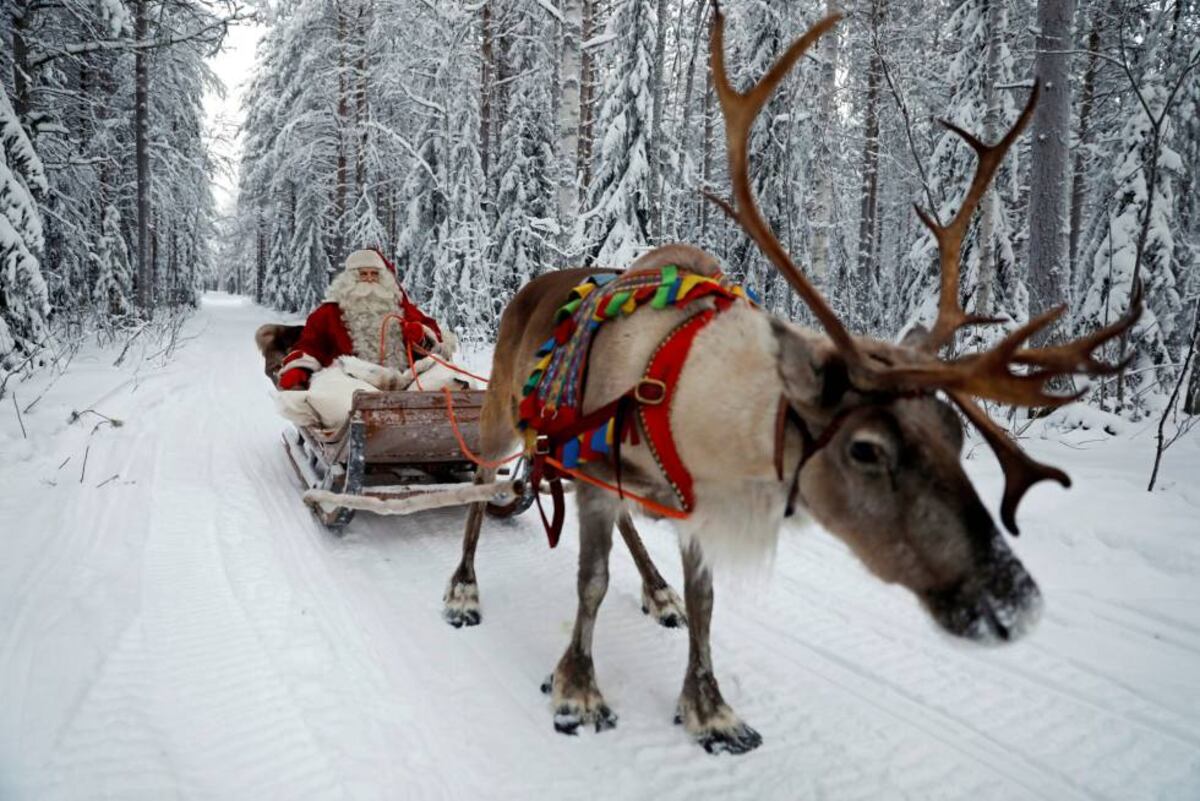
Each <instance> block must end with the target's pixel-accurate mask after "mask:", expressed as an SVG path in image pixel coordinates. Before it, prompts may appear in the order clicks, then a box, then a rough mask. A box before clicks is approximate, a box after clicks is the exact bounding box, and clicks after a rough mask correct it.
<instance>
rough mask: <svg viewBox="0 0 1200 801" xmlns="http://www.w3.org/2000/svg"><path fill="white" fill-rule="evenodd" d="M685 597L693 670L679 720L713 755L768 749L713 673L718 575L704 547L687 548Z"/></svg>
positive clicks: (687, 678)
mask: <svg viewBox="0 0 1200 801" xmlns="http://www.w3.org/2000/svg"><path fill="white" fill-rule="evenodd" d="M683 580H684V588H683V595H684V598H685V600H686V603H687V614H688V667H687V675H686V676H684V679H683V692H682V693H680V695H679V706H678V709H677V711H676V713H675V722H676V723H682V724H683V726H684V728H686V729H687V730H688V732H689V733H690V734H691V735H692V737H694V738H695V739H696V742H698V743H700V745H702V746H704V750H705V751H707V752H708V753H710V754H721V753H728V754H744V753H746V752H747V751H753V750H754V749H755V748H758V747H759V746H760V745H762V735H760V734H759V733H758V732H756V731H755V730H754V729H752V728H750V727H749V726H747V725H746V724H745V723H743V722H742V719H741V718H739V717H738V716H737V715H736V714H735V713H734V711H733V710H732V709H730V708H729V706H728V705H727V704H726V703H725V699H724V698H722V697H721V689H720V687H718V686H717V679H716V677H715V676H714V675H713V671H712V654H711V653H710V651H709V645H708V633H709V627H710V625H711V624H712V607H713V588H712V571H711V570H709V568H708V567H706V566H705V564H704V554H703V553H702V552H701V550H700V546H699V545H698V544H697V543H696V542H695V541H692V542H691V543H689V544H687V545H685V546H684V547H683Z"/></svg>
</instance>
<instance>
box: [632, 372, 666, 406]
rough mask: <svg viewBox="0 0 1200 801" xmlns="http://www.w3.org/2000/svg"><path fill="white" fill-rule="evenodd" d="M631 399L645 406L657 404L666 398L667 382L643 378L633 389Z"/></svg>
mask: <svg viewBox="0 0 1200 801" xmlns="http://www.w3.org/2000/svg"><path fill="white" fill-rule="evenodd" d="M633 399H634V400H636V401H637V402H638V403H641V404H645V405H646V406H657V405H659V404H660V403H662V402H663V401H664V400H666V399H667V382H666V381H659V380H658V379H657V378H643V379H642V380H641V381H639V382H638V383H637V386H636V387H634V389H633Z"/></svg>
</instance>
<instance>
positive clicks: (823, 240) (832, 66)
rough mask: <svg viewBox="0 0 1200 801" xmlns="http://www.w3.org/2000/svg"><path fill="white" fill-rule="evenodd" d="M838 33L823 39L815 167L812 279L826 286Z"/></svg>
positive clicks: (830, 2)
mask: <svg viewBox="0 0 1200 801" xmlns="http://www.w3.org/2000/svg"><path fill="white" fill-rule="evenodd" d="M838 10H839V6H838V4H837V2H835V0H827V2H826V13H828V14H832V13H833V12H835V11H838ZM837 59H838V39H837V33H836V32H834V33H830V34H828V35H826V36H824V37H822V38H821V92H820V94H821V98H820V109H821V120H820V124H821V125H822V126H824V132H823V133H822V135H820V136H819V137H818V139H817V141H818V145H817V159H816V164H815V165H814V169H813V184H814V185H813V194H814V196H815V197H816V205H815V207H814V209H813V221H812V227H813V246H812V247H813V250H812V260H813V279H814V280H815V281H816V283H817V285H818V286H824V285H825V284H826V283H827V280H828V274H829V230H830V227H831V222H832V219H833V152H832V150H830V148H829V146H828V144H827V143H828V141H829V138H830V137H831V136H832V134H833V94H834V89H835V88H836V81H837Z"/></svg>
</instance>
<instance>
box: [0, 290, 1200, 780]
mask: <svg viewBox="0 0 1200 801" xmlns="http://www.w3.org/2000/svg"><path fill="white" fill-rule="evenodd" d="M272 319H277V317H276V315H275V314H274V313H272V312H270V311H268V310H265V309H261V308H258V307H255V306H253V305H251V304H250V303H248V302H246V301H243V300H241V299H238V298H233V297H230V296H224V295H209V296H207V297H206V298H205V300H204V304H203V306H202V308H201V310H200V312H199V313H198V314H197V315H196V316H195V318H194V319H193V320H192V321H190V322H189V324H188V326H187V330H186V332H185V335H195V336H196V338H195V339H193V340H191V341H189V342H186V343H185V344H184V346H183V347H182V348H181V349H180V350H179V351H178V352H177V353H176V354H175V357H174V358H173V359H172V360H170V362H169V363H168V364H167V365H166V366H162V367H156V366H155V365H153V364H152V363H149V362H143V363H142V364H141V366H140V367H137V368H134V367H131V366H129V365H128V364H127V365H125V366H124V367H121V368H114V367H113V366H112V362H113V360H114V358H115V354H114V353H113V352H110V351H100V350H96V349H91V350H86V351H85V352H84V353H83V354H81V355H80V356H79V357H77V358H76V359H75V362H74V363H73V365H72V366H71V369H70V371H69V373H68V374H67V375H65V376H62V377H60V378H58V379H55V378H54V377H52V376H49V375H42V376H39V377H37V378H35V379H33V380H31V381H29V382H26V383H23V384H16V385H15V389H16V391H17V394H18V400H19V403H20V405H21V406H22V407H25V406H26V405H28V404H29V403H30V402H31V401H32V400H33V399H34V398H36V397H37V396H38V395H39V394H40V393H41V392H43V391H45V395H44V397H43V398H42V399H41V400H40V401H38V403H37V404H36V405H34V407H33V408H32V409H30V410H29V411H28V412H27V413H25V414H24V416H23V420H24V425H25V427H26V429H27V438H25V437H23V436H22V433H21V430H20V427H19V425H18V421H17V419H16V415H15V413H14V411H13V407H12V401H11V397H10V398H6V399H4V405H3V409H2V410H0V487H3V490H2V491H0V798H3V799H99V798H115V799H169V798H186V799H269V798H280V799H294V798H306V799H309V798H334V799H337V798H356V799H376V798H378V799H394V798H405V799H459V798H462V799H484V798H486V799H537V798H556V799H575V798H605V799H634V798H647V799H649V798H653V799H655V800H656V801H669V800H670V799H698V798H721V799H740V798H744V799H892V798H897V799H899V798H904V799H965V798H969V799H972V801H983V799H1004V800H1006V801H1007V800H1009V799H1026V798H1045V799H1055V801H1058V800H1060V799H1084V798H1088V799H1091V798H1101V799H1121V801H1134V800H1136V799H1196V798H1200V484H1198V482H1197V480H1196V476H1197V475H1200V445H1198V443H1197V438H1196V437H1193V438H1192V439H1191V440H1187V439H1185V440H1183V441H1181V442H1180V443H1179V444H1178V445H1176V447H1175V449H1173V450H1172V451H1170V452H1168V454H1167V456H1166V460H1165V464H1164V477H1165V481H1164V482H1163V485H1162V487H1161V489H1160V490H1158V491H1156V492H1154V493H1146V492H1145V491H1144V489H1145V483H1146V478H1147V475H1148V472H1149V467H1150V464H1151V460H1152V457H1153V446H1152V430H1151V428H1152V427H1151V425H1150V424H1149V423H1145V424H1132V425H1128V426H1126V428H1125V430H1123V431H1120V432H1119V433H1118V436H1115V437H1113V436H1109V435H1108V434H1106V433H1103V432H1101V431H1100V430H1099V426H1102V425H1103V421H1102V420H1101V419H1100V417H1098V416H1097V415H1087V414H1083V415H1076V416H1075V417H1074V418H1073V420H1074V422H1076V423H1079V422H1082V423H1083V424H1085V425H1087V424H1089V423H1093V424H1098V425H1094V426H1093V427H1092V428H1090V429H1088V428H1074V429H1071V430H1069V431H1064V430H1063V427H1062V426H1061V425H1060V426H1057V427H1056V426H1046V427H1043V428H1042V429H1038V430H1037V431H1038V432H1041V433H1044V434H1045V436H1046V438H1042V437H1041V436H1040V435H1039V434H1038V433H1036V432H1035V433H1034V434H1033V435H1030V436H1028V439H1027V440H1026V443H1025V444H1026V445H1027V447H1028V448H1029V450H1030V451H1031V452H1032V453H1033V454H1034V455H1035V456H1037V457H1038V458H1041V459H1044V460H1047V461H1050V462H1052V463H1055V464H1058V465H1060V466H1062V467H1064V468H1065V469H1067V470H1068V471H1069V472H1070V473H1071V475H1072V477H1073V478H1074V480H1075V487H1074V489H1072V490H1070V491H1063V490H1061V489H1059V488H1057V487H1049V486H1040V487H1038V488H1037V489H1035V490H1034V491H1033V492H1032V493H1031V495H1030V496H1029V497H1028V498H1027V500H1026V502H1025V504H1024V505H1023V507H1022V510H1021V520H1020V522H1021V524H1022V530H1023V532H1024V533H1023V535H1022V536H1021V537H1020V538H1019V539H1017V540H1014V541H1013V546H1014V548H1015V549H1016V550H1017V552H1018V553H1019V555H1020V556H1021V558H1022V560H1023V561H1024V562H1025V564H1026V565H1027V566H1028V567H1029V569H1030V570H1031V572H1032V573H1033V575H1034V576H1035V577H1036V578H1037V580H1038V581H1039V582H1040V585H1041V587H1042V590H1043V592H1044V595H1045V600H1046V611H1045V614H1044V617H1043V620H1042V622H1041V624H1040V626H1039V628H1038V629H1037V630H1036V631H1035V632H1034V633H1033V634H1032V635H1030V636H1029V637H1028V638H1026V639H1025V640H1023V641H1021V642H1019V643H1017V644H1014V645H1011V646H1007V647H1004V648H998V649H979V648H973V647H968V646H966V645H962V644H959V643H957V642H952V641H951V640H950V639H948V638H947V637H945V636H942V635H940V634H938V633H937V632H936V631H935V630H934V627H933V625H932V623H930V622H929V621H928V619H927V618H926V617H925V615H924V614H923V613H922V612H921V610H920V609H919V607H918V605H917V603H916V602H915V600H914V599H913V598H912V597H911V596H910V595H909V594H908V593H907V592H905V591H903V590H901V589H898V588H895V587H889V586H885V585H883V584H881V583H880V582H878V581H877V580H875V579H873V578H871V577H870V576H868V575H867V573H866V571H865V570H864V569H863V568H862V567H861V566H860V565H859V564H858V563H857V562H856V561H855V560H854V559H853V558H852V557H851V556H850V554H849V553H848V551H847V550H846V549H845V548H844V547H843V546H842V545H841V544H840V543H839V542H838V541H837V540H835V539H833V538H832V537H831V536H829V535H828V534H826V533H824V532H822V531H820V530H819V529H817V528H816V527H814V526H807V527H802V526H793V527H789V528H788V529H787V530H785V532H784V535H783V537H782V539H781V543H780V547H779V553H778V555H777V558H776V560H775V563H774V567H773V569H772V571H771V573H770V575H768V576H765V577H757V578H754V579H751V578H747V577H735V578H729V577H724V576H721V575H718V577H717V585H716V612H715V615H714V620H713V654H714V660H715V667H716V674H717V676H718V678H719V680H720V682H721V687H722V690H723V691H724V694H725V697H726V700H727V701H729V703H730V704H731V706H733V708H734V709H735V710H736V711H737V712H738V713H739V714H740V715H741V716H742V717H743V718H744V719H745V720H746V721H747V722H748V723H750V724H751V725H752V726H754V727H755V728H757V729H758V731H759V732H761V733H762V735H763V736H764V738H765V744H764V745H763V746H762V747H761V748H759V749H758V750H756V751H754V752H752V753H750V754H748V755H746V756H742V757H730V756H716V757H714V756H709V755H708V754H706V753H704V751H703V750H702V749H701V748H699V747H698V746H696V745H694V744H693V743H692V742H690V741H689V740H688V738H687V736H686V735H685V733H684V731H683V730H682V729H681V728H680V727H678V726H673V725H672V724H671V719H672V715H673V712H674V706H675V701H676V698H677V696H678V693H679V689H680V686H681V682H682V678H683V669H684V665H685V661H686V655H687V636H686V632H684V631H681V630H669V629H663V628H660V627H658V626H656V625H654V623H653V622H651V621H650V620H649V619H648V618H646V617H645V616H643V615H642V614H641V611H640V609H639V598H640V582H639V580H638V577H637V573H636V571H635V570H634V568H633V565H632V562H631V560H630V559H629V557H628V554H627V553H626V552H625V551H624V548H623V546H622V545H621V544H620V543H619V542H618V543H617V545H616V546H615V547H614V550H613V575H612V581H611V584H610V589H609V592H608V596H607V598H606V599H605V603H604V605H603V607H602V608H601V611H600V617H599V622H598V625H597V630H596V646H595V650H596V666H597V677H598V681H599V683H600V687H601V690H602V691H603V692H604V693H605V696H606V699H607V700H608V702H609V703H610V704H611V706H612V707H613V709H614V710H615V711H616V712H617V713H618V714H619V716H620V721H619V724H618V726H617V728H616V729H615V730H613V731H610V732H604V733H601V734H595V733H591V732H585V733H583V734H582V735H580V736H577V737H568V736H563V735H560V734H557V733H556V732H555V731H554V730H553V727H552V722H551V721H552V710H551V708H550V704H549V701H548V700H547V698H546V697H545V696H543V695H541V694H540V693H539V691H538V687H539V684H540V682H541V681H542V680H543V679H544V678H545V677H546V675H547V674H548V673H550V671H551V670H552V669H553V667H554V665H555V663H556V662H557V660H558V658H559V656H560V654H561V652H562V650H563V648H564V647H565V646H566V643H567V640H568V638H569V635H570V628H571V624H572V620H573V616H574V609H575V588H574V575H573V574H574V566H575V560H576V541H577V538H576V536H575V525H574V522H573V520H572V519H571V517H570V516H568V520H569V522H568V524H567V529H566V531H565V532H564V535H563V542H562V544H561V545H560V546H559V547H558V548H557V549H556V550H549V549H548V548H547V547H546V542H545V535H544V533H543V532H542V530H541V525H540V523H539V522H538V521H537V515H536V514H535V513H528V514H526V515H524V516H522V517H521V518H518V519H517V520H516V521H513V522H510V523H498V522H495V521H488V522H486V523H485V529H484V534H483V538H482V540H481V543H480V547H479V554H478V561H477V568H478V571H479V579H480V591H481V596H482V603H483V613H484V620H483V625H481V626H479V627H476V628H465V629H461V630H455V629H452V628H450V627H449V626H447V625H446V624H445V623H444V622H443V621H442V619H441V616H440V612H441V596H442V591H443V589H444V587H445V583H446V580H447V579H448V577H449V575H450V573H451V571H452V570H453V568H454V566H455V564H456V563H457V560H458V554H459V544H460V534H461V528H462V524H463V520H464V516H465V513H464V511H463V510H459V509H450V510H442V511H438V512H434V513H426V514H421V515H418V516H413V517H409V518H399V519H397V518H371V517H370V516H365V515H364V516H360V517H358V518H356V519H355V521H354V522H353V523H352V524H351V526H350V530H349V533H348V534H347V535H346V536H345V537H344V538H341V539H338V538H336V537H334V536H332V535H331V534H330V533H329V532H327V531H325V530H324V529H323V528H322V527H321V526H320V525H319V524H318V523H317V522H316V520H315V519H314V518H313V517H312V516H311V515H310V514H309V512H308V511H307V509H306V508H305V507H304V506H303V505H302V504H301V502H300V491H299V488H298V487H297V484H296V479H295V476H294V474H293V472H292V469H291V467H290V466H289V465H288V463H287V461H286V457H285V456H284V453H283V450H282V447H281V444H280V432H281V431H282V430H283V428H284V426H285V423H284V422H283V421H282V420H281V419H280V418H278V417H277V416H276V414H275V412H274V409H273V406H272V403H271V401H270V397H269V384H268V382H267V379H266V378H265V377H264V376H263V374H262V371H261V362H260V359H259V356H258V354H257V352H256V351H255V348H254V343H253V337H252V335H253V332H254V329H255V327H256V326H257V325H259V324H260V323H262V322H266V321H269V320H272ZM475 366H477V367H478V366H483V367H484V368H485V369H486V354H477V358H476V360H475ZM14 383H15V382H10V387H9V388H10V389H12V388H13V386H14ZM89 408H90V409H94V410H95V411H97V412H100V413H103V414H105V415H108V416H109V417H116V418H120V419H121V420H122V421H123V422H124V425H123V426H121V427H119V428H114V427H112V426H110V425H109V424H107V423H103V422H102V418H100V417H97V416H95V415H94V414H91V413H85V414H83V415H82V417H80V418H79V419H78V420H77V421H75V422H73V423H72V422H68V418H69V416H70V414H71V412H72V411H83V410H84V409H89ZM98 423H99V424H100V425H97V424H98ZM1050 437H1053V439H1051V438H1050ZM968 448H969V449H972V450H973V455H972V458H970V459H969V461H968V469H969V471H970V472H971V474H972V475H973V477H974V478H975V481H976V483H977V485H978V486H979V488H980V491H981V493H983V495H984V497H985V499H986V500H987V501H988V503H989V504H990V505H992V506H993V508H994V507H995V505H996V503H997V502H998V497H999V493H1000V489H1001V478H1000V474H999V470H998V468H997V466H996V464H995V462H994V460H993V459H992V457H991V455H990V452H988V451H987V449H986V448H983V447H979V446H977V445H976V446H974V447H973V448H972V446H971V445H969V446H968ZM85 461H86V467H85ZM641 529H642V531H643V534H644V535H645V538H646V540H647V545H648V547H649V548H650V551H651V553H652V555H653V556H654V557H655V559H656V561H657V562H658V565H659V567H660V569H661V570H662V571H663V573H664V575H666V576H667V577H668V579H669V580H670V581H671V582H672V584H673V586H675V587H676V589H682V588H681V587H680V578H679V576H680V568H679V559H678V554H677V551H676V546H675V542H674V538H673V534H672V532H671V530H670V528H669V527H668V526H667V525H666V524H656V523H650V522H647V521H642V523H641Z"/></svg>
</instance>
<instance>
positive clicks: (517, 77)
mask: <svg viewBox="0 0 1200 801" xmlns="http://www.w3.org/2000/svg"><path fill="white" fill-rule="evenodd" d="M629 5H640V4H639V3H631V4H629ZM544 14H545V11H544V10H543V9H541V7H540V6H539V5H538V4H537V3H536V2H532V1H529V2H521V3H518V4H517V5H516V6H515V7H514V9H513V12H512V14H511V23H510V24H511V29H510V30H511V34H510V40H509V44H508V47H507V51H508V66H507V69H508V70H509V71H510V72H511V74H512V76H513V77H512V80H511V82H510V84H509V86H508V89H507V91H506V93H505V97H506V101H507V102H506V104H505V106H504V108H503V110H502V119H503V124H502V125H501V128H500V136H499V137H498V139H497V140H496V156H497V160H496V174H497V175H498V176H499V186H498V191H497V195H496V222H495V225H494V228H493V231H492V239H493V241H494V242H495V244H496V248H497V250H496V262H495V263H496V270H495V272H494V279H495V280H494V282H493V286H494V287H495V290H496V291H497V292H498V293H500V295H501V296H502V297H505V298H509V297H512V295H513V294H515V293H516V291H517V289H518V288H520V287H521V286H522V285H523V284H524V283H525V282H526V281H528V280H529V279H530V278H533V277H534V276H536V275H540V274H541V273H543V272H546V271H547V270H549V269H553V268H554V267H556V266H558V262H559V258H558V252H557V250H556V249H555V242H556V240H557V238H558V233H559V227H558V220H557V219H556V216H557V197H558V195H557V187H558V178H557V176H558V162H557V152H558V150H557V143H556V142H557V127H556V126H557V120H556V117H555V115H554V112H553V108H552V103H551V98H550V96H549V95H550V91H551V89H552V87H554V86H555V85H556V82H555V81H554V80H553V76H554V70H555V63H554V61H553V60H552V59H551V58H550V57H549V54H548V53H547V52H546V49H545V48H544V47H542V46H541V45H540V44H539V42H538V39H537V33H538V31H540V30H542V28H543V27H544V25H545V23H544V20H543V17H544Z"/></svg>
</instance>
